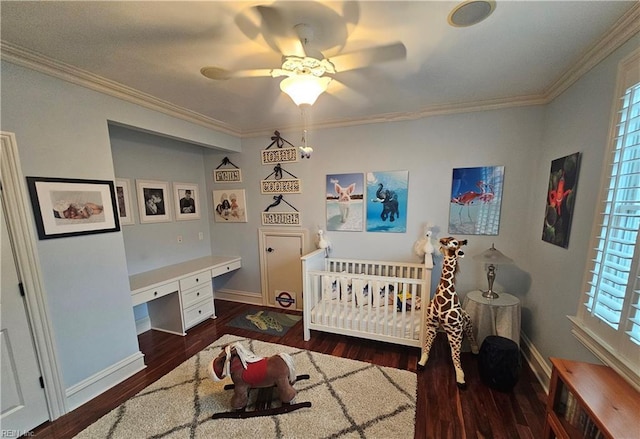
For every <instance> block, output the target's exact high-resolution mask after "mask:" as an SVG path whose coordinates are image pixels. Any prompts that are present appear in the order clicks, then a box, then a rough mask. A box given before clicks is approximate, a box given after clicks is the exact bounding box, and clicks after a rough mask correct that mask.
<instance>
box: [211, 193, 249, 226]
mask: <svg viewBox="0 0 640 439" xmlns="http://www.w3.org/2000/svg"><path fill="white" fill-rule="evenodd" d="M213 206H214V208H213V217H214V220H215V222H217V223H246V222H247V200H246V198H245V193H244V189H229V190H220V191H213Z"/></svg>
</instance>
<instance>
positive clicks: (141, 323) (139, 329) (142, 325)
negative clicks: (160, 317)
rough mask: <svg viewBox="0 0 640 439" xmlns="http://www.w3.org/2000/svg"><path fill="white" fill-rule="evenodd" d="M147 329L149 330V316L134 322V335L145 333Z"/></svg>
mask: <svg viewBox="0 0 640 439" xmlns="http://www.w3.org/2000/svg"><path fill="white" fill-rule="evenodd" d="M149 329H151V319H150V318H149V316H145V317H143V318H141V319H138V320H136V335H140V334H142V333H143V332H147V331H148V330H149Z"/></svg>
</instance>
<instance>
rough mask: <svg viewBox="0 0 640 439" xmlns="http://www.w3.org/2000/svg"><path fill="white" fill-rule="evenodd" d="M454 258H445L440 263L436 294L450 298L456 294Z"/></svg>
mask: <svg viewBox="0 0 640 439" xmlns="http://www.w3.org/2000/svg"><path fill="white" fill-rule="evenodd" d="M455 279H456V258H452V257H447V258H445V259H444V261H443V263H442V275H441V276H440V283H438V291H437V294H441V295H443V296H445V297H451V296H453V295H455V294H456V284H455Z"/></svg>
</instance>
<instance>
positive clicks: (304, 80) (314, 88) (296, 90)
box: [280, 74, 331, 106]
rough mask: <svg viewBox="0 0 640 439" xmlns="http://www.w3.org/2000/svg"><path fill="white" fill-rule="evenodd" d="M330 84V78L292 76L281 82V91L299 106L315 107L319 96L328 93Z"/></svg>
mask: <svg viewBox="0 0 640 439" xmlns="http://www.w3.org/2000/svg"><path fill="white" fill-rule="evenodd" d="M330 82H331V78H329V77H328V76H320V77H318V76H315V75H304V74H303V75H292V76H289V77H287V78H284V79H283V80H282V81H281V82H280V90H282V91H283V92H285V93H286V94H287V95H289V97H290V98H291V99H292V100H293V102H295V104H296V105H297V106H300V105H303V104H307V105H313V104H314V103H315V102H316V100H317V99H318V96H320V95H321V94H322V93H324V92H325V91H327V87H328V86H329V83H330Z"/></svg>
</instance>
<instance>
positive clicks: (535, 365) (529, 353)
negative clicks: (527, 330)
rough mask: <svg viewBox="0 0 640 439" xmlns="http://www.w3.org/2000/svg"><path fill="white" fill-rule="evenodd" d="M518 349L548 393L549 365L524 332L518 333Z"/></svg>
mask: <svg viewBox="0 0 640 439" xmlns="http://www.w3.org/2000/svg"><path fill="white" fill-rule="evenodd" d="M520 341H521V343H520V349H521V351H522V356H523V357H524V358H525V360H527V364H529V367H530V368H531V370H532V371H533V374H534V375H535V376H536V378H537V379H538V382H539V383H540V385H541V386H542V388H543V389H544V391H545V392H546V393H547V394H549V382H550V381H551V366H550V364H549V363H547V362H546V361H545V360H544V357H543V356H542V355H541V354H540V351H538V349H537V348H536V347H535V346H534V345H533V343H532V342H531V340H529V338H528V337H527V336H526V335H525V334H524V332H521V333H520Z"/></svg>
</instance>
